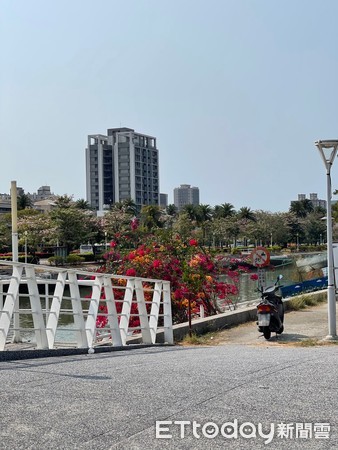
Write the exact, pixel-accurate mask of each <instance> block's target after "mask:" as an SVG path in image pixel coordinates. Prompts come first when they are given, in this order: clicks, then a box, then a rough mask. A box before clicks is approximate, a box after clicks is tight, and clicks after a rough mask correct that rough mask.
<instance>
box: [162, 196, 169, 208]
mask: <svg viewBox="0 0 338 450" xmlns="http://www.w3.org/2000/svg"><path fill="white" fill-rule="evenodd" d="M167 206H168V194H160V207H161V208H162V209H165V208H166V207H167Z"/></svg>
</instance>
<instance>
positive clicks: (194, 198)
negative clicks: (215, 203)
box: [174, 184, 200, 211]
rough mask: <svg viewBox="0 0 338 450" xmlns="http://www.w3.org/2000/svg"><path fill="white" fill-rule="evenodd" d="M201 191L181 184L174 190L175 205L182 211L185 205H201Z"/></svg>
mask: <svg viewBox="0 0 338 450" xmlns="http://www.w3.org/2000/svg"><path fill="white" fill-rule="evenodd" d="M199 203H200V191H199V189H198V187H194V186H190V184H181V186H180V187H178V188H175V189H174V205H175V206H176V208H177V210H178V211H180V210H181V209H182V208H183V207H184V206H185V205H199Z"/></svg>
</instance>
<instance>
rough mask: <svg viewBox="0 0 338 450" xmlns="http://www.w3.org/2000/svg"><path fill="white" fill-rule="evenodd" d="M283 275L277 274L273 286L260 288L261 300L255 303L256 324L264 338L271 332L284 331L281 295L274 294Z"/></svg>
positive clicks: (269, 335)
mask: <svg viewBox="0 0 338 450" xmlns="http://www.w3.org/2000/svg"><path fill="white" fill-rule="evenodd" d="M282 278H283V275H278V277H277V281H276V283H275V284H274V285H273V286H269V287H268V288H266V289H263V287H262V288H261V289H260V292H261V297H262V299H261V301H260V303H259V304H258V305H257V325H258V331H260V332H261V333H263V335H264V337H265V339H267V340H268V339H270V337H271V333H272V332H274V333H276V336H277V334H282V333H283V331H284V324H283V323H284V305H283V301H282V297H280V296H278V295H276V291H278V289H279V288H280V287H281V286H279V281H280V280H281V279H282Z"/></svg>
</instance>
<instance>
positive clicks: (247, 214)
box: [237, 206, 256, 222]
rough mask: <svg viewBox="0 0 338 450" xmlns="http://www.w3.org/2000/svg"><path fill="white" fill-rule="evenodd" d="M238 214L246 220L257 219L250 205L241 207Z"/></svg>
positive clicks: (241, 218)
mask: <svg viewBox="0 0 338 450" xmlns="http://www.w3.org/2000/svg"><path fill="white" fill-rule="evenodd" d="M237 216H238V218H239V219H240V220H244V221H246V222H247V221H249V220H252V221H253V222H255V221H256V216H255V213H254V212H253V211H252V209H251V208H249V207H248V206H243V207H242V208H240V210H239V211H238V213H237Z"/></svg>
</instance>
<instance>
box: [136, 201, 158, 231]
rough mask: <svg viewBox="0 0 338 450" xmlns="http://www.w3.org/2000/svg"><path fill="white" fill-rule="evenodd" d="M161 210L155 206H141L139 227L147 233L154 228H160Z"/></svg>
mask: <svg viewBox="0 0 338 450" xmlns="http://www.w3.org/2000/svg"><path fill="white" fill-rule="evenodd" d="M160 219H161V210H160V208H159V207H158V206H156V205H148V206H143V207H142V209H141V225H143V226H144V227H145V228H146V229H147V230H148V231H150V230H152V229H154V228H162V226H163V222H161V220H160Z"/></svg>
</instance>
